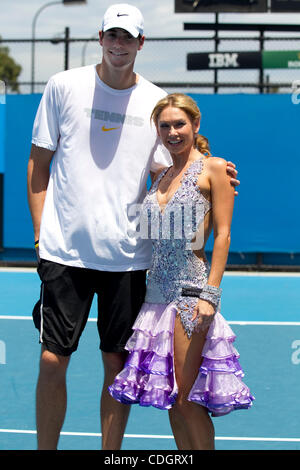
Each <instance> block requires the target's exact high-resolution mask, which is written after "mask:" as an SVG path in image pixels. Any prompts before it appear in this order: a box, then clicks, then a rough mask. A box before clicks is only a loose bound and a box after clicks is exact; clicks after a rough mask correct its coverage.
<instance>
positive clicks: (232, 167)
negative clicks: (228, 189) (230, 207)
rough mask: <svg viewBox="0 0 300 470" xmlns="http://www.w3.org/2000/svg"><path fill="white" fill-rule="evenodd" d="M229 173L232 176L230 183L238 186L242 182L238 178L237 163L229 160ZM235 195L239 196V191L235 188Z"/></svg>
mask: <svg viewBox="0 0 300 470" xmlns="http://www.w3.org/2000/svg"><path fill="white" fill-rule="evenodd" d="M226 171H227V174H228V175H229V176H230V177H231V179H230V183H231V185H232V186H233V187H234V188H236V187H237V186H239V185H240V184H241V182H240V181H239V180H238V179H237V178H236V177H237V174H238V172H237V170H236V169H235V164H234V163H232V162H227V167H226ZM234 195H235V196H237V195H238V192H237V191H236V190H235V191H234Z"/></svg>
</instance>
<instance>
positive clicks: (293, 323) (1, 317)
mask: <svg viewBox="0 0 300 470" xmlns="http://www.w3.org/2000/svg"><path fill="white" fill-rule="evenodd" d="M0 320H32V316H25V315H24V316H21V315H0ZM88 321H89V322H96V321H97V318H89V319H88ZM227 323H229V325H242V326H243V325H245V326H247V325H259V326H260V325H266V326H300V322H299V321H244V320H232V321H227Z"/></svg>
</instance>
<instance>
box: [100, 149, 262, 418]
mask: <svg viewBox="0 0 300 470" xmlns="http://www.w3.org/2000/svg"><path fill="white" fill-rule="evenodd" d="M202 168H203V161H202V158H200V159H199V160H197V161H195V162H193V163H192V164H191V165H190V167H189V168H188V170H187V171H186V172H185V174H184V176H183V178H182V180H181V186H180V187H179V188H178V190H177V191H176V193H175V194H174V196H173V197H172V198H171V200H170V201H169V203H168V204H167V206H166V207H165V209H164V211H163V212H162V211H161V209H160V207H159V205H158V201H157V196H156V192H157V187H158V185H159V182H160V180H161V179H162V178H163V176H164V175H165V173H166V172H167V169H165V170H163V171H162V173H161V174H160V175H159V177H158V178H157V180H156V181H155V183H154V184H153V186H152V188H151V189H150V191H149V193H148V194H147V196H146V198H145V200H144V203H143V211H142V218H141V223H142V221H143V220H144V222H145V221H146V222H147V224H146V226H147V235H148V236H150V237H151V239H152V243H153V255H152V264H151V268H150V271H149V275H148V279H147V291H146V298H145V303H144V304H143V306H142V308H141V311H140V313H139V315H138V317H137V319H136V321H135V323H134V325H133V334H132V336H131V337H130V338H129V340H128V342H127V344H126V349H127V350H128V351H129V355H128V359H127V361H126V364H125V367H124V369H123V370H122V371H121V372H120V373H119V374H118V375H117V377H116V378H115V381H114V383H113V384H112V385H111V386H110V387H109V392H110V394H111V395H112V396H113V397H114V398H115V399H116V400H118V401H120V402H122V403H126V404H133V403H139V404H140V405H142V406H151V405H152V406H154V407H156V408H160V409H169V408H171V407H172V405H173V404H174V402H175V400H176V396H177V391H178V388H177V384H176V379H175V371H174V355H173V339H174V324H175V317H176V315H180V318H181V322H182V324H183V326H184V329H185V331H186V334H187V335H188V337H191V335H192V333H193V331H195V328H196V324H197V320H195V321H192V320H191V318H192V316H193V308H194V306H195V305H196V303H197V301H198V299H197V298H196V297H183V296H182V295H181V291H182V288H183V287H200V288H201V287H202V286H203V285H204V284H206V282H207V278H208V274H209V265H208V263H207V262H204V261H203V260H201V259H199V258H197V257H196V255H195V254H194V253H193V249H192V248H194V249H195V245H193V243H194V239H195V233H196V231H197V233H198V234H199V233H200V236H201V224H202V223H203V220H204V217H205V214H207V212H208V211H209V210H210V209H211V205H210V202H209V201H208V200H207V199H205V198H204V197H203V195H202V194H201V192H200V190H199V187H198V186H197V184H196V183H197V180H198V177H199V174H200V173H201V171H202ZM143 218H144V219H143ZM144 226H145V224H144ZM199 228H200V230H199ZM234 340H235V335H234V333H233V331H232V330H231V328H230V326H229V325H228V323H227V322H226V321H225V320H224V318H223V317H222V315H221V314H220V305H219V306H218V308H217V311H216V314H215V317H214V320H213V322H212V323H211V325H210V328H209V331H208V334H207V337H206V341H205V344H204V348H203V351H202V356H203V358H202V363H201V367H200V369H199V373H198V376H197V378H196V380H195V382H194V385H193V387H192V389H191V391H190V394H189V397H188V399H189V400H191V401H193V402H196V403H198V404H200V405H203V406H205V407H207V409H208V410H209V412H211V414H212V416H221V415H224V414H227V413H229V412H230V411H232V410H235V409H241V408H249V407H250V406H251V404H252V401H253V399H254V398H253V396H252V395H251V394H250V391H249V389H248V387H247V386H246V385H245V384H244V383H243V381H242V377H243V375H244V374H243V371H242V369H241V366H240V364H239V361H238V358H239V355H238V352H237V350H236V349H235V348H234V346H233V342H234Z"/></svg>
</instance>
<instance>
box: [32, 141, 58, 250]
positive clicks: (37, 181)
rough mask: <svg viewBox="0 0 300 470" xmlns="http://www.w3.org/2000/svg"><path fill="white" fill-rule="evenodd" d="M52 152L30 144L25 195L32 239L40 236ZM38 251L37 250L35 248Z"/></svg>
mask: <svg viewBox="0 0 300 470" xmlns="http://www.w3.org/2000/svg"><path fill="white" fill-rule="evenodd" d="M53 154H54V152H53V151H52V150H48V149H45V148H42V147H37V146H36V145H32V147H31V152H30V157H29V161H28V167H27V196H28V204H29V209H30V213H31V218H32V223H33V231H34V240H35V241H36V240H38V239H39V236H40V224H41V218H42V212H43V207H44V202H45V197H46V192H47V187H48V182H49V177H50V164H51V161H52V157H53ZM37 251H38V250H37Z"/></svg>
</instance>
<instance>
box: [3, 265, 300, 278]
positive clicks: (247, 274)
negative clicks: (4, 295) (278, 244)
mask: <svg viewBox="0 0 300 470" xmlns="http://www.w3.org/2000/svg"><path fill="white" fill-rule="evenodd" d="M36 271H37V270H36V268H26V267H23V268H22V267H20V268H18V267H11V268H10V267H2V268H0V272H4V273H10V272H22V273H26V272H28V273H30V272H36ZM224 276H232V277H235V276H242V277H255V276H257V277H300V272H284V271H282V272H281V271H276V272H272V271H270V272H269V271H266V272H265V271H225V272H224Z"/></svg>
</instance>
